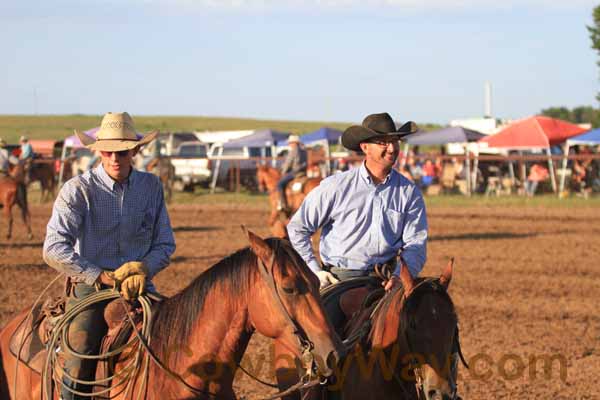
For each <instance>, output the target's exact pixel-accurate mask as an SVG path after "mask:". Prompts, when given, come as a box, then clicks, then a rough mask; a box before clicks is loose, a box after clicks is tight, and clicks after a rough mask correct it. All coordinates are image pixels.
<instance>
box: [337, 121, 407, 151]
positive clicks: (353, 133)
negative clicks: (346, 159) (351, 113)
mask: <svg viewBox="0 0 600 400" xmlns="http://www.w3.org/2000/svg"><path fill="white" fill-rule="evenodd" d="M416 131H417V124H415V123H414V122H412V121H408V122H407V123H405V124H404V125H402V126H401V127H400V128H399V129H396V124H395V123H394V120H393V119H392V117H390V114H388V113H381V114H371V115H368V116H367V117H366V118H365V119H364V120H363V122H362V125H353V126H351V127H350V128H348V129H346V130H345V131H344V134H343V135H342V144H343V145H344V147H345V148H347V149H348V150H352V151H361V149H360V144H361V143H362V142H364V141H366V140H369V139H373V138H389V137H396V138H398V140H400V139H401V138H403V137H404V136H406V135H409V134H411V133H414V132H416Z"/></svg>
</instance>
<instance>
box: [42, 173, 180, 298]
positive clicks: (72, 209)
mask: <svg viewBox="0 0 600 400" xmlns="http://www.w3.org/2000/svg"><path fill="white" fill-rule="evenodd" d="M174 251H175V239H174V238H173V230H172V229H171V222H170V221H169V216H168V214H167V209H166V207H165V202H164V198H163V190H162V186H161V183H160V181H159V180H158V178H157V177H156V176H154V175H152V174H149V173H146V172H140V171H137V170H135V169H134V170H132V171H131V174H130V175H129V178H128V179H127V181H126V182H124V183H123V184H120V183H118V182H116V181H114V180H113V179H111V178H110V176H108V174H107V173H106V171H104V168H103V167H102V164H100V165H99V166H98V167H96V168H94V169H92V170H89V171H87V172H86V173H84V174H82V175H79V176H76V177H74V178H73V179H71V180H69V181H68V182H67V183H65V185H64V186H63V187H62V189H61V190H60V193H59V195H58V197H57V199H56V201H55V202H54V208H53V210H52V216H51V217H50V221H49V222H48V227H47V231H46V240H45V241H44V260H45V261H46V263H47V264H48V265H50V266H51V267H53V268H54V269H56V270H58V271H59V272H64V273H65V274H66V275H67V276H69V277H71V279H72V280H74V281H75V282H85V283H87V284H90V285H91V284H93V283H94V282H95V281H96V279H97V278H98V276H99V275H100V273H101V272H102V270H103V269H104V270H115V269H117V268H118V267H120V266H121V265H122V264H123V263H125V262H128V261H143V262H144V263H145V264H146V266H147V267H148V269H149V271H150V276H149V279H152V277H153V276H154V275H156V274H157V273H158V272H159V271H161V270H162V269H163V268H165V267H166V266H167V265H169V258H170V256H171V255H172V254H173V252H174ZM148 289H149V290H153V289H154V287H153V286H152V284H151V282H149V284H148Z"/></svg>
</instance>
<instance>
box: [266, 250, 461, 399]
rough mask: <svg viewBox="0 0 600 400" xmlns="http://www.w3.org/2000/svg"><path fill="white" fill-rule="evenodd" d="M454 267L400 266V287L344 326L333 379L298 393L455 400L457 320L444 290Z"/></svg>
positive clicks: (285, 375) (282, 374)
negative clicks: (419, 270)
mask: <svg viewBox="0 0 600 400" xmlns="http://www.w3.org/2000/svg"><path fill="white" fill-rule="evenodd" d="M452 268H453V267H452V262H450V263H449V264H448V265H447V266H446V268H445V269H444V270H443V272H442V274H441V276H440V277H439V278H416V279H413V278H412V277H411V275H410V273H409V272H408V268H405V267H403V268H402V270H401V276H400V278H401V281H402V287H399V288H396V289H394V290H392V291H390V292H388V293H386V294H385V295H384V296H383V297H382V298H381V300H380V301H379V302H373V303H372V304H371V305H369V306H368V307H365V308H364V309H362V310H360V311H358V312H357V313H356V314H355V315H354V317H353V318H352V320H351V321H350V322H349V324H348V325H347V326H346V330H345V334H344V335H343V337H344V339H345V340H344V343H345V344H346V345H347V346H348V347H349V348H348V349H347V350H346V357H345V358H344V359H343V360H342V361H341V362H340V364H339V365H338V368H337V369H336V372H335V374H334V376H335V380H334V381H332V382H331V383H330V385H329V386H328V387H324V386H321V387H320V388H312V389H309V392H307V393H305V394H304V396H303V397H302V398H303V399H307V398H311V399H324V398H328V397H329V398H333V399H337V398H339V397H341V398H342V399H344V400H348V399H349V400H354V399H357V400H358V399H361V400H362V399H373V400H375V399H389V398H397V399H404V400H454V399H459V397H458V395H457V390H456V382H455V374H453V372H452V368H451V363H452V362H453V360H452V357H453V352H454V351H455V349H454V345H455V343H456V345H457V346H458V349H459V350H458V352H459V354H460V357H461V359H462V354H461V353H460V345H459V344H458V319H457V315H456V311H455V308H454V304H453V302H452V300H451V298H450V296H449V294H448V292H447V289H448V285H449V284H450V281H451V279H452ZM358 279H366V278H358ZM363 288H364V287H363ZM332 289H333V288H332ZM326 290H327V289H326ZM355 290H357V291H360V290H361V287H360V286H358V287H357V288H356V289H355ZM325 301H326V299H324V302H325ZM455 340H456V341H457V342H454V341H455ZM275 354H276V357H282V354H285V350H282V349H281V348H278V347H276V348H275ZM276 359H277V358H276ZM463 362H464V360H463ZM465 365H466V364H465ZM276 367H277V366H276ZM277 377H278V382H279V385H280V389H284V388H286V387H289V386H290V385H291V384H292V383H293V382H294V381H295V380H296V379H298V378H297V376H295V373H294V371H293V370H286V369H284V368H278V369H277ZM286 398H287V399H292V398H297V397H296V396H294V395H290V396H287V397H286Z"/></svg>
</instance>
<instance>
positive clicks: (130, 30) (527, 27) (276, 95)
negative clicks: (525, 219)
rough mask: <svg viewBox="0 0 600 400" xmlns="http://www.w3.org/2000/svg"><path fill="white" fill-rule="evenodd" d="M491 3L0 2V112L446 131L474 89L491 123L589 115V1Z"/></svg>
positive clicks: (465, 113) (474, 110)
mask: <svg viewBox="0 0 600 400" xmlns="http://www.w3.org/2000/svg"><path fill="white" fill-rule="evenodd" d="M497 3H500V2H498V1H497V0H495V1H491V0H429V1H427V0H420V1H419V0H363V1H358V0H277V1H275V0H169V1H167V0H119V1H117V0H103V1H100V0H85V1H81V0H54V1H51V2H50V1H32V0H15V1H12V0H0V49H1V50H2V54H3V57H2V63H0V114H15V113H17V114H33V113H34V111H37V112H38V113H41V114H71V113H83V114H103V113H105V112H107V111H120V110H126V111H129V112H130V113H132V114H133V115H134V116H135V115H141V114H144V115H203V116H235V117H249V118H267V119H293V120H320V121H344V122H355V121H360V120H361V119H362V118H363V117H364V116H365V115H367V114H370V113H373V112H381V111H387V112H389V113H390V114H392V115H393V116H394V117H395V118H396V119H398V120H408V119H412V120H415V121H417V122H437V123H447V122H448V121H449V120H450V119H455V118H466V117H478V116H481V115H483V112H484V106H483V99H484V89H483V87H484V83H485V82H486V81H489V82H491V84H492V93H493V95H492V102H493V104H492V107H493V114H494V115H495V116H496V117H499V118H519V117H523V116H528V115H532V114H535V113H537V112H539V111H540V110H541V109H542V108H546V107H549V106H561V105H564V106H567V107H574V106H578V105H593V106H597V103H596V100H595V94H596V92H597V91H598V90H599V89H600V85H599V81H598V78H599V76H600V68H599V67H598V66H597V65H596V61H597V60H598V59H599V57H598V56H597V55H596V54H595V53H594V51H593V50H592V49H591V48H590V40H589V35H588V32H587V30H586V28H585V27H586V25H590V24H591V23H592V19H591V14H592V9H593V7H594V6H595V5H596V2H595V1H591V0H571V1H568V2H564V1H560V2H559V1H543V0H521V1H516V0H505V1H503V2H501V3H502V4H497ZM599 4H600V3H599ZM34 93H35V95H34Z"/></svg>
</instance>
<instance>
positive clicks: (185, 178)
mask: <svg viewBox="0 0 600 400" xmlns="http://www.w3.org/2000/svg"><path fill="white" fill-rule="evenodd" d="M171 164H173V167H175V183H174V188H175V190H185V191H193V190H194V188H195V187H196V186H203V187H208V184H209V183H210V177H211V160H209V159H208V146H207V145H206V144H204V143H202V142H200V141H197V140H196V141H189V142H183V143H181V144H180V145H179V147H177V149H176V150H175V153H174V154H173V156H172V157H171Z"/></svg>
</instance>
